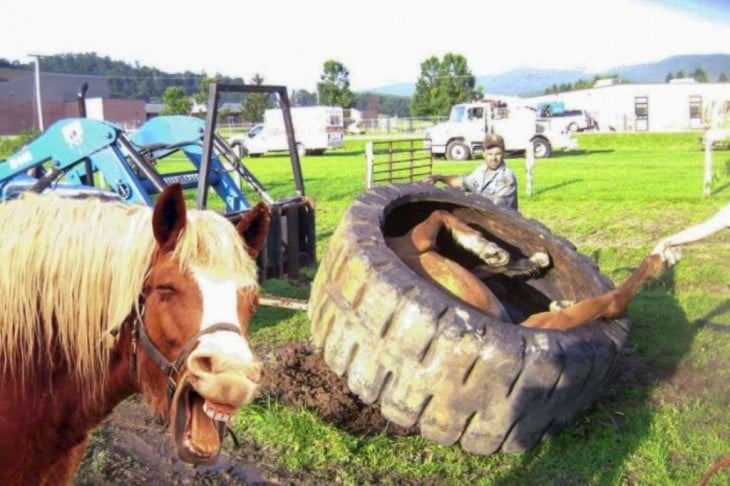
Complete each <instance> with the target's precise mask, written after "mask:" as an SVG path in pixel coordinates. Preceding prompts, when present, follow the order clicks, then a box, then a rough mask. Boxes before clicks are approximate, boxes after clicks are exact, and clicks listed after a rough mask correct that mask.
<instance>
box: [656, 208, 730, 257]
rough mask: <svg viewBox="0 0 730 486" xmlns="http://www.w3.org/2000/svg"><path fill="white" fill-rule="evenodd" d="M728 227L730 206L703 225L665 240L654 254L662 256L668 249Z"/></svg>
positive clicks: (691, 227) (729, 223)
mask: <svg viewBox="0 0 730 486" xmlns="http://www.w3.org/2000/svg"><path fill="white" fill-rule="evenodd" d="M728 227H730V204H728V205H727V206H725V207H723V208H722V209H720V211H718V212H717V213H715V214H714V215H713V216H711V217H710V218H709V219H707V220H706V221H704V222H703V223H699V224H696V225H694V226H690V227H689V228H687V229H685V230H682V231H680V232H679V233H676V234H673V235H672V236H668V237H666V238H663V239H662V240H660V241H659V243H657V245H656V246H655V247H654V250H653V251H652V253H653V254H657V255H662V254H663V253H664V250H665V249H666V248H667V247H670V246H677V245H683V244H685V243H692V242H693V241H698V240H701V239H703V238H706V237H708V236H710V235H711V234H713V233H716V232H718V231H720V230H721V229H723V228H728Z"/></svg>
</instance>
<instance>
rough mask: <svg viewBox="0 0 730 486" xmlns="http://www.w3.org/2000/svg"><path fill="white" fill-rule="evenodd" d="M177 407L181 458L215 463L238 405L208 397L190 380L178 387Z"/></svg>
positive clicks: (174, 423)
mask: <svg viewBox="0 0 730 486" xmlns="http://www.w3.org/2000/svg"><path fill="white" fill-rule="evenodd" d="M173 407H174V410H172V414H173V417H171V418H172V421H171V427H172V434H173V437H174V440H175V447H176V449H177V454H178V456H179V457H180V459H181V460H183V461H185V462H190V463H193V464H210V463H212V462H215V460H216V459H217V458H218V454H219V453H220V450H221V440H222V438H223V434H224V432H225V427H226V425H227V424H228V423H229V422H230V421H231V418H232V417H233V413H234V412H235V408H234V407H232V406H230V405H223V404H219V403H214V402H211V401H209V400H205V399H204V398H203V397H202V396H201V395H199V394H198V393H197V392H196V391H195V390H194V389H193V387H192V386H191V385H190V383H189V382H188V381H187V380H184V381H183V383H181V384H180V386H179V387H178V390H177V392H176V393H175V397H174V399H173Z"/></svg>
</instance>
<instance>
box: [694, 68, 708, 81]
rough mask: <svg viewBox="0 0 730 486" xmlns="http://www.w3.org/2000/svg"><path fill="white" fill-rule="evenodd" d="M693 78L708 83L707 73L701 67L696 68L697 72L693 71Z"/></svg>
mask: <svg viewBox="0 0 730 486" xmlns="http://www.w3.org/2000/svg"><path fill="white" fill-rule="evenodd" d="M692 78H693V79H694V80H695V81H697V82H698V83H706V82H707V73H705V72H704V71H703V70H702V69H701V68H697V69H695V72H693V73H692Z"/></svg>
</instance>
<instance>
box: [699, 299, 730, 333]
mask: <svg viewBox="0 0 730 486" xmlns="http://www.w3.org/2000/svg"><path fill="white" fill-rule="evenodd" d="M728 311H730V300H726V301H725V302H723V303H722V304H720V305H718V306H716V307H715V308H714V309H712V310H711V311H710V312H708V313H707V314H705V315H704V316H702V317H699V318H697V319H695V320H694V321H693V324H695V325H696V326H697V327H698V328H704V329H711V330H713V331H717V332H726V333H730V323H728V322H725V323H721V322H713V321H712V318H713V317H716V316H719V315H722V314H725V313H726V312H728Z"/></svg>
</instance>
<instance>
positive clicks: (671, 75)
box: [664, 71, 674, 83]
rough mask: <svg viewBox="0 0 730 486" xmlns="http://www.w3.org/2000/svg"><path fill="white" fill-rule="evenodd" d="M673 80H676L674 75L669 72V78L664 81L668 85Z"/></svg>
mask: <svg viewBox="0 0 730 486" xmlns="http://www.w3.org/2000/svg"><path fill="white" fill-rule="evenodd" d="M673 79H674V74H672V72H671V71H670V72H669V73H668V74H667V77H666V78H665V79H664V81H665V82H667V83H668V82H669V81H671V80H673Z"/></svg>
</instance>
